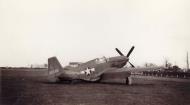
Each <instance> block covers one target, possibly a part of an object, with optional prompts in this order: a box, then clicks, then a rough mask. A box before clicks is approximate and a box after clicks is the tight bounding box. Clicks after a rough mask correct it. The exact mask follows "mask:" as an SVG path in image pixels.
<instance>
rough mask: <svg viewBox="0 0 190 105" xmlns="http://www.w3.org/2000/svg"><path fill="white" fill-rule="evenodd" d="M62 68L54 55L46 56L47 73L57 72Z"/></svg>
mask: <svg viewBox="0 0 190 105" xmlns="http://www.w3.org/2000/svg"><path fill="white" fill-rule="evenodd" d="M61 69H62V66H61V64H60V63H59V61H58V60H57V58H56V57H51V58H48V75H52V74H55V75H56V74H57V73H58V72H59V71H60V70H61Z"/></svg>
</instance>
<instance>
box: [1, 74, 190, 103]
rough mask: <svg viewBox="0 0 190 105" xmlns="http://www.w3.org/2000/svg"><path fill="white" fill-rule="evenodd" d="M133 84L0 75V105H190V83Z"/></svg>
mask: <svg viewBox="0 0 190 105" xmlns="http://www.w3.org/2000/svg"><path fill="white" fill-rule="evenodd" d="M12 72H15V73H16V71H12ZM16 74H18V73H16ZM132 80H133V84H132V85H130V86H126V85H124V84H99V83H76V84H62V83H48V82H46V81H45V78H44V77H42V76H24V75H20V76H18V75H16V76H15V75H8V74H7V72H3V73H2V75H1V92H2V93H1V105H190V82H179V81H164V80H156V79H147V78H138V77H133V78H132Z"/></svg>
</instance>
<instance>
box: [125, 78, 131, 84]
mask: <svg viewBox="0 0 190 105" xmlns="http://www.w3.org/2000/svg"><path fill="white" fill-rule="evenodd" d="M125 83H126V85H131V84H132V79H131V77H127V78H126V80H125Z"/></svg>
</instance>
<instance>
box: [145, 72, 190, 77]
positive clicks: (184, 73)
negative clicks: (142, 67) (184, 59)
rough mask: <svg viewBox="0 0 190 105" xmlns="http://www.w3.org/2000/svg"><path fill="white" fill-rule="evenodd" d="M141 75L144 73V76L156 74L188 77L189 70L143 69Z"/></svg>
mask: <svg viewBox="0 0 190 105" xmlns="http://www.w3.org/2000/svg"><path fill="white" fill-rule="evenodd" d="M142 75H145V76H158V77H175V78H190V73H189V72H171V71H143V72H142Z"/></svg>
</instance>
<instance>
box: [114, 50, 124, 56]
mask: <svg viewBox="0 0 190 105" xmlns="http://www.w3.org/2000/svg"><path fill="white" fill-rule="evenodd" d="M115 50H116V51H117V52H118V53H119V55H121V56H124V55H123V53H121V51H120V50H119V49H118V48H115Z"/></svg>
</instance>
